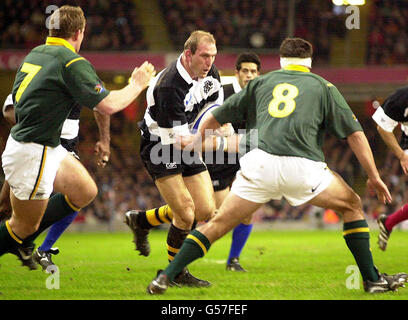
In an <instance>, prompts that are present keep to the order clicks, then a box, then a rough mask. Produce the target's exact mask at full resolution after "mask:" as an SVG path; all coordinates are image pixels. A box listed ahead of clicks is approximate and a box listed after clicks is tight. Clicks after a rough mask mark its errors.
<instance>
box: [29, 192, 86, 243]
mask: <svg viewBox="0 0 408 320" xmlns="http://www.w3.org/2000/svg"><path fill="white" fill-rule="evenodd" d="M78 209H79V208H73V207H71V205H70V204H69V203H68V202H67V200H66V198H65V196H64V195H63V194H61V193H56V194H54V195H53V196H52V197H51V198H50V200H49V201H48V205H47V209H46V210H45V213H44V216H43V218H42V219H41V223H40V226H39V227H38V230H37V231H36V232H35V233H33V234H32V235H30V236H28V237H27V238H25V239H24V244H27V243H31V242H33V241H34V240H35V239H36V238H37V237H38V236H39V235H40V234H41V233H42V232H43V231H44V230H45V229H47V228H48V227H50V226H52V225H53V224H54V223H55V222H57V221H59V220H61V219H62V218H64V217H66V216H67V215H69V214H72V213H74V212H76V211H77V210H78Z"/></svg>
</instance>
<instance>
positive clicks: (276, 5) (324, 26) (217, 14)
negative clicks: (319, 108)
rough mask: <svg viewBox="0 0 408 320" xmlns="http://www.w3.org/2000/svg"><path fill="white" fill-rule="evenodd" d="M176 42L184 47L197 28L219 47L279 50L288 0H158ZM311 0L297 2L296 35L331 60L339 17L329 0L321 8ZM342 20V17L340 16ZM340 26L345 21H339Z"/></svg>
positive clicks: (319, 55) (321, 58) (318, 57)
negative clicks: (332, 37)
mask: <svg viewBox="0 0 408 320" xmlns="http://www.w3.org/2000/svg"><path fill="white" fill-rule="evenodd" d="M159 2H160V5H161V8H162V12H163V15H164V17H165V19H166V21H167V26H168V29H169V32H170V35H171V37H172V40H173V42H174V43H175V44H176V46H177V47H182V45H183V43H184V41H185V39H186V37H187V35H188V34H189V33H190V32H191V31H193V30H195V29H205V30H208V31H210V32H211V33H213V34H214V36H215V38H216V39H217V46H218V48H219V49H220V50H223V49H232V48H254V49H276V48H278V47H279V45H280V43H281V41H282V40H283V39H284V38H285V37H286V36H287V35H288V33H287V29H288V23H289V21H288V10H289V8H288V3H289V1H267V2H266V3H264V1H260V0H245V1H228V0H218V1H201V0H181V1H173V0H159ZM316 5H317V4H311V3H309V2H308V1H301V2H299V3H298V4H297V7H296V12H295V18H296V19H295V21H296V25H295V28H294V30H293V35H294V36H299V37H303V38H305V39H307V40H309V41H311V42H312V43H313V44H314V45H315V52H316V57H315V58H316V60H317V61H318V62H320V61H322V62H326V63H327V62H328V58H329V50H330V36H331V35H332V34H334V33H335V34H337V35H341V36H342V35H343V34H341V32H340V33H339V28H338V27H336V28H333V27H335V26H336V25H337V24H338V23H336V22H338V20H337V19H339V17H337V16H335V15H333V14H332V5H331V3H330V2H328V1H327V3H325V4H324V7H322V6H321V5H319V10H316V9H317V8H316V7H315V6H316ZM340 19H341V17H340ZM339 25H340V26H341V25H342V24H339Z"/></svg>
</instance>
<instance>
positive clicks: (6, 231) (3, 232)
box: [0, 220, 23, 256]
mask: <svg viewBox="0 0 408 320" xmlns="http://www.w3.org/2000/svg"><path fill="white" fill-rule="evenodd" d="M22 242H23V241H22V239H20V238H19V237H18V236H17V235H16V234H14V232H13V231H12V230H11V228H10V226H9V225H8V220H7V221H3V222H2V223H1V224H0V256H2V255H3V254H5V253H6V252H8V251H9V249H11V248H12V247H14V246H16V245H17V244H21V243H22Z"/></svg>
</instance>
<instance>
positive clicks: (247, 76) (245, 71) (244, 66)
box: [235, 62, 259, 88]
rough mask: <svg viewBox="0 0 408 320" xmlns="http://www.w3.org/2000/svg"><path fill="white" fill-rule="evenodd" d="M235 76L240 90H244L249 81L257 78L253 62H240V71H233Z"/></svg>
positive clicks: (255, 66) (256, 70)
mask: <svg viewBox="0 0 408 320" xmlns="http://www.w3.org/2000/svg"><path fill="white" fill-rule="evenodd" d="M235 75H236V77H237V78H238V82H239V85H240V86H241V88H244V87H245V86H246V85H247V84H248V82H249V81H250V80H252V79H254V78H256V77H257V76H259V71H258V66H257V65H256V63H253V62H242V63H241V69H240V70H239V71H235Z"/></svg>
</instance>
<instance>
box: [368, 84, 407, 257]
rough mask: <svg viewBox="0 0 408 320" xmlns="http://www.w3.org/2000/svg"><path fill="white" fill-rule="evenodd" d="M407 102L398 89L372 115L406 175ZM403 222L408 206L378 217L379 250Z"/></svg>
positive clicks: (379, 131) (385, 245)
mask: <svg viewBox="0 0 408 320" xmlns="http://www.w3.org/2000/svg"><path fill="white" fill-rule="evenodd" d="M407 102H408V88H407V87H404V88H400V89H398V90H396V91H395V92H394V93H393V94H392V95H390V96H389V97H388V98H387V99H386V100H385V101H384V103H383V105H382V106H380V107H378V108H377V110H376V112H375V113H374V114H373V119H374V121H375V122H376V124H377V130H378V133H379V134H380V136H381V138H382V139H383V140H384V142H385V144H386V145H387V146H388V148H390V150H391V151H392V153H394V155H395V156H396V157H397V158H398V159H399V161H400V164H401V168H402V171H403V172H404V174H408V136H407V134H408V127H407V123H408V112H407V110H408V108H407ZM398 124H400V125H401V131H402V134H401V140H400V143H398V141H397V138H396V136H395V135H394V133H393V131H394V129H395V128H396V127H397V126H398ZM405 220H408V204H405V205H403V206H402V207H401V208H399V209H398V210H397V211H395V212H393V213H392V214H390V215H388V216H387V215H386V214H384V213H383V214H380V215H379V216H378V219H377V223H378V226H379V228H380V233H379V235H378V246H379V247H380V249H381V250H383V251H385V250H386V249H387V244H388V240H389V238H390V235H391V232H392V229H393V228H394V227H395V226H396V225H397V224H399V223H401V222H402V221H405Z"/></svg>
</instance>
